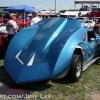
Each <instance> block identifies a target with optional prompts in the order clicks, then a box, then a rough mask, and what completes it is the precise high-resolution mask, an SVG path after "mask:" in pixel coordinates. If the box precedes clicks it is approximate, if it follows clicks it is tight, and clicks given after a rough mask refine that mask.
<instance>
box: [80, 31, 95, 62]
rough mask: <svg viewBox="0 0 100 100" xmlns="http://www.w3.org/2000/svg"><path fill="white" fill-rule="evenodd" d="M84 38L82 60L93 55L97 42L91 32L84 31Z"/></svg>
mask: <svg viewBox="0 0 100 100" xmlns="http://www.w3.org/2000/svg"><path fill="white" fill-rule="evenodd" d="M85 38H86V39H84V41H83V46H82V47H83V48H84V50H85V55H84V62H87V61H89V60H91V59H92V58H93V57H94V56H95V52H96V48H97V44H96V40H95V36H94V35H93V34H92V33H91V32H86V37H85Z"/></svg>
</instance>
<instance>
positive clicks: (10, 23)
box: [6, 13, 18, 42]
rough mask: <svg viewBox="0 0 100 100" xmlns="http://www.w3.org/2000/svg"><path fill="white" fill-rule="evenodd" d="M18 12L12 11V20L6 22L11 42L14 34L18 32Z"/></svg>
mask: <svg viewBox="0 0 100 100" xmlns="http://www.w3.org/2000/svg"><path fill="white" fill-rule="evenodd" d="M16 16H17V14H14V13H11V14H10V20H9V21H8V22H7V24H6V30H7V32H8V41H9V42H10V41H11V39H12V38H13V36H14V35H15V34H16V33H17V30H18V26H17V23H16V22H15V20H16Z"/></svg>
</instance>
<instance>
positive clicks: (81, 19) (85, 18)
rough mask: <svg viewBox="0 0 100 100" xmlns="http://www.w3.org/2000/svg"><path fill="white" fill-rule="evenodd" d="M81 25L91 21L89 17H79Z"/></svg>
mask: <svg viewBox="0 0 100 100" xmlns="http://www.w3.org/2000/svg"><path fill="white" fill-rule="evenodd" d="M76 19H79V21H80V22H81V23H84V21H85V20H89V19H88V18H87V17H77V18H76Z"/></svg>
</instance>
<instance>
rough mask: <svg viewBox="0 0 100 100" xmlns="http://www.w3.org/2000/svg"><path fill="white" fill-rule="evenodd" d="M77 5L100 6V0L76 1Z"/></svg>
mask: <svg viewBox="0 0 100 100" xmlns="http://www.w3.org/2000/svg"><path fill="white" fill-rule="evenodd" d="M74 2H75V4H79V3H80V4H82V3H83V4H91V3H93V4H100V0H74Z"/></svg>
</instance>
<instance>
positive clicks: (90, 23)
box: [83, 20, 96, 28]
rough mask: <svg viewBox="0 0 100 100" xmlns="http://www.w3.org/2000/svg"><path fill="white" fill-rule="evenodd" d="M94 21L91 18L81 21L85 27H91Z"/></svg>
mask: <svg viewBox="0 0 100 100" xmlns="http://www.w3.org/2000/svg"><path fill="white" fill-rule="evenodd" d="M95 24H96V23H95V21H93V20H86V21H84V22H83V25H84V26H85V27H86V28H92V27H94V26H95Z"/></svg>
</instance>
